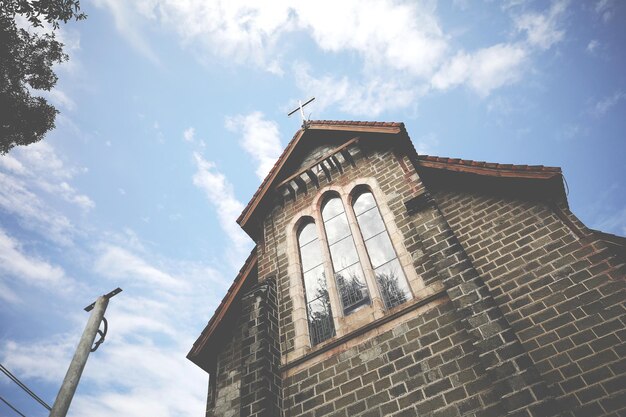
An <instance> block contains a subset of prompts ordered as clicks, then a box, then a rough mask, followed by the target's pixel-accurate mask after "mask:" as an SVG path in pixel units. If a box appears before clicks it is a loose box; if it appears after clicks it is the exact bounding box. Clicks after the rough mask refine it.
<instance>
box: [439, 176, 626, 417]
mask: <svg viewBox="0 0 626 417" xmlns="http://www.w3.org/2000/svg"><path fill="white" fill-rule="evenodd" d="M457 180H458V179H457ZM485 189H488V188H486V187H483V188H482V190H483V191H481V192H479V191H478V190H474V191H469V192H468V191H467V187H466V188H465V190H461V189H459V188H458V187H455V186H453V185H452V184H450V183H449V184H439V185H438V186H437V187H436V190H434V191H435V193H434V196H435V199H436V201H437V203H438V205H439V207H440V208H441V210H442V212H443V213H444V215H445V217H446V219H447V221H448V222H449V224H450V225H451V227H452V229H453V230H454V232H455V234H456V235H457V237H458V238H459V240H460V242H461V244H462V246H463V248H464V249H465V251H466V253H467V254H468V255H469V257H470V259H471V261H472V263H473V264H474V265H475V267H476V269H477V271H478V272H479V273H480V275H481V276H482V277H484V280H485V282H486V283H487V285H488V287H489V290H490V292H491V293H492V294H493V296H494V299H495V301H496V302H497V304H498V306H499V307H500V309H501V310H502V311H503V312H504V315H505V317H506V319H507V320H508V322H509V323H510V324H511V326H512V327H513V329H514V330H515V332H516V333H517V335H518V337H519V339H520V340H521V342H522V344H523V346H524V348H525V349H526V351H527V352H529V354H530V357H531V359H532V361H533V362H534V363H535V367H536V369H538V370H539V372H540V373H541V375H542V377H543V378H544V379H545V380H546V381H547V382H548V384H549V385H550V388H551V390H552V392H553V394H554V395H555V396H556V397H557V399H558V401H559V406H560V407H561V409H562V410H565V411H566V413H564V415H576V416H591V415H593V416H599V415H620V410H621V413H624V412H626V411H625V408H626V398H625V397H626V376H625V371H626V361H624V359H623V358H624V357H626V346H625V343H624V342H626V340H625V339H626V330H625V329H626V309H625V308H624V300H626V285H625V282H626V281H625V280H624V277H625V275H626V274H625V272H624V265H623V264H622V263H620V260H619V258H618V257H617V256H615V254H614V253H612V252H611V251H610V250H609V249H608V248H607V247H606V245H604V244H603V242H602V241H600V240H598V239H596V238H594V234H593V233H592V232H591V231H589V230H588V229H586V228H585V227H584V226H583V225H582V224H581V223H580V222H579V221H578V220H577V219H576V218H575V217H574V216H573V215H572V214H571V212H569V210H568V209H567V207H566V206H565V205H564V204H563V202H557V203H555V202H550V201H546V200H543V199H542V200H536V199H532V198H530V197H529V198H523V199H519V198H514V197H513V196H502V195H489V194H486V193H485V192H484V190H485ZM521 194H523V193H521ZM564 220H565V221H564Z"/></svg>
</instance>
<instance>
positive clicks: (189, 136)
mask: <svg viewBox="0 0 626 417" xmlns="http://www.w3.org/2000/svg"><path fill="white" fill-rule="evenodd" d="M195 135H196V129H194V128H193V127H189V128H187V129H185V130H184V131H183V139H184V140H185V141H186V142H193V139H194V136H195Z"/></svg>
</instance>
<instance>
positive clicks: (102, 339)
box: [85, 287, 122, 352]
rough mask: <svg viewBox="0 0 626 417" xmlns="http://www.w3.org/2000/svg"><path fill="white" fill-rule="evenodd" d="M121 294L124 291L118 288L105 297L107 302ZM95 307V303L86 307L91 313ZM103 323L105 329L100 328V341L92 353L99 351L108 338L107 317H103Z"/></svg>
mask: <svg viewBox="0 0 626 417" xmlns="http://www.w3.org/2000/svg"><path fill="white" fill-rule="evenodd" d="M121 292H122V289H121V288H120V287H117V288H116V289H114V290H113V291H111V292H110V293H108V294H105V295H104V296H103V297H104V298H106V299H107V300H110V299H111V297H114V296H116V295H117V294H119V293H121ZM95 305H96V303H95V302H93V303H91V304H89V305H88V306H87V307H85V311H87V312H89V311H91V310H93V308H94V307H95ZM102 323H104V329H102V330H100V329H99V328H98V334H99V335H100V339H98V340H96V343H95V344H94V345H93V347H92V348H91V352H95V351H96V350H98V348H99V347H100V345H101V344H103V343H104V338H105V337H106V335H107V331H108V330H109V322H108V321H107V319H106V317H104V316H102ZM98 327H100V326H98Z"/></svg>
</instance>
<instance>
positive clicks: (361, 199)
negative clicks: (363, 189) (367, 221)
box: [353, 193, 376, 216]
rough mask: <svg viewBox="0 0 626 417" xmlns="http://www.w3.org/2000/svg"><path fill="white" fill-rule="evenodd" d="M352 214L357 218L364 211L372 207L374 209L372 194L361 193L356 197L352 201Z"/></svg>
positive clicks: (374, 203)
mask: <svg viewBox="0 0 626 417" xmlns="http://www.w3.org/2000/svg"><path fill="white" fill-rule="evenodd" d="M353 206H354V214H356V215H357V216H358V215H359V214H361V213H363V212H364V211H367V210H369V209H371V208H372V207H376V201H374V196H373V195H372V193H363V194H361V195H360V196H358V197H357V199H356V200H355V201H354V205H353Z"/></svg>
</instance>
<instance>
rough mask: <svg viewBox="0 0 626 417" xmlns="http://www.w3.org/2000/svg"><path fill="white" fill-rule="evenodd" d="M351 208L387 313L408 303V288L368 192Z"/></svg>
mask: <svg viewBox="0 0 626 417" xmlns="http://www.w3.org/2000/svg"><path fill="white" fill-rule="evenodd" d="M352 207H353V209H354V214H355V216H356V219H357V223H358V225H359V229H360V230H361V235H362V236H363V240H364V242H365V248H366V250H367V254H368V255H369V258H370V262H371V263H372V268H373V270H374V275H375V276H376V284H377V285H378V289H379V291H380V295H381V297H382V299H383V301H384V303H385V307H386V308H387V309H390V308H393V307H395V306H397V305H400V304H402V303H404V302H405V301H407V300H409V299H411V291H410V290H409V285H408V283H407V280H406V277H405V275H404V272H403V271H402V267H401V266H400V262H399V261H398V256H397V255H396V252H395V250H394V249H393V245H392V244H391V239H390V238H389V233H388V232H387V228H386V227H385V223H384V222H383V218H382V216H381V215H380V211H379V210H378V206H377V205H376V200H375V199H374V196H373V195H372V193H371V192H369V191H365V192H362V193H361V194H359V195H358V196H357V197H356V198H355V199H354V203H353V206H352Z"/></svg>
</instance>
